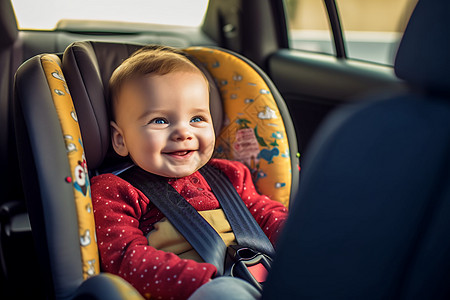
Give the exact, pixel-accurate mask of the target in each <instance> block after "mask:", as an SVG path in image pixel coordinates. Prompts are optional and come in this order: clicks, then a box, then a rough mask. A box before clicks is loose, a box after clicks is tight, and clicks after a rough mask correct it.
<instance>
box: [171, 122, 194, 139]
mask: <svg viewBox="0 0 450 300" xmlns="http://www.w3.org/2000/svg"><path fill="white" fill-rule="evenodd" d="M192 137H193V135H192V132H191V131H190V130H189V128H188V127H187V126H182V125H180V126H177V127H176V128H175V129H174V131H173V132H172V139H173V140H176V141H184V140H192Z"/></svg>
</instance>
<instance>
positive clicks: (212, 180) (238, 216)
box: [199, 165, 275, 258]
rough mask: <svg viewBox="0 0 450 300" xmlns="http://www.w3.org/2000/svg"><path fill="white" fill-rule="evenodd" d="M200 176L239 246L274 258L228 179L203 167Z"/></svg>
mask: <svg viewBox="0 0 450 300" xmlns="http://www.w3.org/2000/svg"><path fill="white" fill-rule="evenodd" d="M199 171H200V174H202V176H203V177H204V178H205V179H206V181H207V182H208V184H209V186H210V187H211V190H212V192H213V193H214V195H215V196H216V198H217V200H218V201H219V203H220V206H221V207H222V209H223V211H224V213H225V215H226V216H227V219H228V222H229V223H230V226H231V228H232V229H233V233H234V235H235V236H236V241H237V243H238V245H240V246H246V247H249V248H252V249H254V250H258V251H260V252H262V253H264V254H266V255H268V256H269V257H272V258H273V257H274V256H275V250H274V248H273V246H272V243H271V242H270V240H269V239H268V238H267V236H266V234H265V233H264V232H263V230H262V229H261V227H260V226H259V225H258V223H257V222H256V220H255V218H254V217H253V216H252V214H251V213H250V211H249V210H248V208H247V206H246V205H245V203H244V201H243V200H242V198H241V197H240V196H239V194H238V192H237V191H236V189H235V188H234V186H233V184H232V183H231V182H230V180H229V179H228V177H227V176H226V175H225V174H224V173H223V172H222V171H220V170H219V169H217V168H215V167H213V166H210V165H205V166H204V167H203V168H201V169H200V170H199Z"/></svg>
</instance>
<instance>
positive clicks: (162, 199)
mask: <svg viewBox="0 0 450 300" xmlns="http://www.w3.org/2000/svg"><path fill="white" fill-rule="evenodd" d="M199 171H200V174H201V175H202V176H203V177H204V178H205V180H206V181H207V182H208V184H209V186H210V187H211V190H212V191H213V193H214V195H215V196H216V198H217V200H218V201H219V203H220V206H221V208H222V209H223V211H224V213H225V216H226V217H227V219H228V222H229V223H230V226H231V228H232V229H233V233H234V235H235V237H236V241H237V243H238V245H240V246H245V247H249V248H252V249H254V250H257V251H260V252H262V253H264V254H266V255H268V256H270V257H274V255H275V250H274V249H273V246H272V243H271V242H270V241H269V239H268V238H267V236H266V235H265V234H264V232H263V231H262V229H261V228H260V227H259V225H258V223H257V222H256V221H255V219H254V218H253V216H252V215H251V213H250V211H249V210H248V209H247V207H246V206H245V204H244V202H243V201H242V199H241V197H240V196H239V194H238V193H237V191H236V189H235V188H234V187H233V185H232V184H231V182H230V180H229V179H228V177H227V176H226V175H225V174H223V173H222V172H221V171H220V170H218V169H216V168H214V167H212V166H209V165H205V166H204V167H203V168H201V169H200V170H199ZM119 176H120V177H122V178H123V179H124V180H126V181H128V182H129V183H131V184H132V185H133V186H134V187H136V188H138V189H139V190H141V191H142V192H143V193H144V194H145V195H146V196H147V198H148V199H149V200H150V201H151V202H152V203H153V204H154V205H155V206H156V207H157V208H158V209H159V210H160V211H161V212H162V213H163V214H164V215H165V216H166V217H167V219H169V221H170V222H171V223H172V225H173V226H174V227H175V228H176V229H177V230H178V231H180V233H181V234H182V235H183V237H184V238H185V239H186V240H187V241H188V242H189V243H190V244H191V246H192V247H193V248H194V249H195V250H196V251H197V253H198V254H199V255H200V256H201V257H202V258H203V260H204V261H205V262H208V263H211V264H213V265H214V266H216V268H217V275H219V276H220V275H222V274H223V273H224V260H225V254H226V248H227V247H226V245H225V243H224V242H223V240H222V238H221V237H220V236H219V234H218V233H217V232H216V231H215V230H214V228H212V227H211V225H210V224H209V223H208V222H207V221H206V220H205V219H204V218H203V217H202V216H201V215H200V214H199V213H198V212H197V211H196V210H195V209H194V207H192V205H190V204H189V203H188V202H187V201H186V199H184V198H183V197H182V196H181V195H180V194H179V193H178V192H177V191H176V190H175V189H174V188H173V187H172V186H171V185H170V184H168V182H167V179H166V178H163V177H160V176H157V175H154V174H151V173H148V172H146V171H144V170H143V169H141V168H139V167H137V166H133V167H131V168H129V169H128V170H126V171H124V172H123V173H121V174H119Z"/></svg>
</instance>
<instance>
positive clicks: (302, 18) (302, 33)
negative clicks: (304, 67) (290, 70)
mask: <svg viewBox="0 0 450 300" xmlns="http://www.w3.org/2000/svg"><path fill="white" fill-rule="evenodd" d="M285 10H286V17H287V24H288V35H289V44H290V47H291V48H295V49H300V50H306V51H312V52H319V53H326V54H335V48H334V45H333V37H332V34H331V30H330V25H329V21H328V15H327V11H326V8H325V4H324V2H323V1H320V0H285Z"/></svg>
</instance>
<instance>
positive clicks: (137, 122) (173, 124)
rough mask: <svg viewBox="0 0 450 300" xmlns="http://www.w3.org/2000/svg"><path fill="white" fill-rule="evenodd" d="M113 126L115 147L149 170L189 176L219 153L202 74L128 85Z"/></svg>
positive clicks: (151, 78) (177, 74) (154, 78)
mask: <svg viewBox="0 0 450 300" xmlns="http://www.w3.org/2000/svg"><path fill="white" fill-rule="evenodd" d="M118 100H119V101H118V103H117V106H116V110H115V111H116V112H117V113H116V122H115V123H114V122H112V127H113V129H112V130H113V133H112V138H113V145H114V148H115V150H116V152H117V153H118V154H120V155H127V154H129V155H130V156H131V158H132V160H133V161H134V163H135V164H137V165H138V166H140V167H141V168H143V169H144V170H146V171H148V172H150V173H153V174H157V175H160V176H165V177H184V176H188V175H190V174H192V173H194V172H195V171H197V170H198V169H199V168H201V167H202V166H203V165H204V164H206V163H207V162H208V160H209V159H210V158H211V155H212V153H213V150H214V141H215V136H214V129H213V125H212V120H211V114H210V111H209V91H208V87H207V83H206V81H205V79H204V77H203V76H202V75H201V74H198V73H195V72H174V73H170V74H167V75H163V76H159V75H156V76H149V77H145V78H141V79H138V80H136V81H133V82H129V83H126V84H125V85H124V86H123V88H122V90H121V93H120V95H119V99H118Z"/></svg>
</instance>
